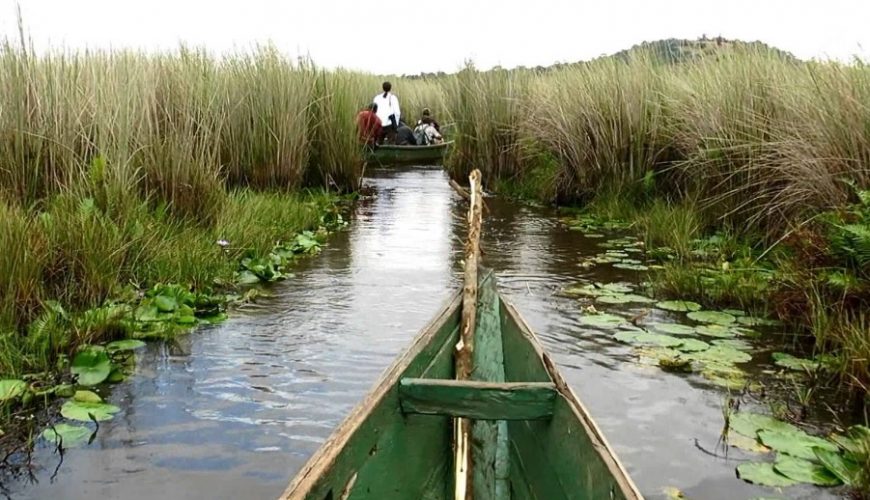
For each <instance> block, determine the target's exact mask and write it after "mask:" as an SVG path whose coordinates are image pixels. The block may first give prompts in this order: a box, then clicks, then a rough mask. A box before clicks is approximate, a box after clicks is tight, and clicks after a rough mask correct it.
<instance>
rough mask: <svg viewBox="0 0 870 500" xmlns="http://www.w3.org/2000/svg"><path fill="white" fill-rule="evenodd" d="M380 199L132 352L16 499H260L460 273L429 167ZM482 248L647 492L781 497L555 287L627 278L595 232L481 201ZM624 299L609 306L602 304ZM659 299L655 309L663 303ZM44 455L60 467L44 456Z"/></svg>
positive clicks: (452, 231) (385, 186)
mask: <svg viewBox="0 0 870 500" xmlns="http://www.w3.org/2000/svg"><path fill="white" fill-rule="evenodd" d="M369 175H370V178H369V179H368V180H367V182H368V183H369V184H370V185H372V186H373V187H374V188H375V190H376V192H377V196H376V197H375V198H373V199H370V200H365V201H362V202H360V203H358V205H357V207H356V210H355V214H354V215H353V217H352V219H353V220H352V223H351V226H350V228H349V229H348V230H347V231H344V232H340V233H338V234H336V235H334V237H332V238H331V239H330V241H329V244H328V246H327V247H325V248H324V251H323V252H322V254H321V255H319V256H318V257H316V258H313V259H309V260H306V261H304V262H303V263H302V264H301V265H300V266H298V268H297V269H296V270H295V273H296V277H295V278H292V279H289V280H287V281H285V282H283V283H280V284H278V285H276V286H274V287H272V288H271V289H270V291H271V293H272V294H273V295H272V296H271V297H270V298H267V299H263V300H259V301H258V302H257V304H256V305H252V306H249V307H247V308H244V309H242V310H240V311H236V312H235V314H233V315H232V317H231V319H230V320H229V321H227V322H226V323H224V324H222V325H219V326H214V327H209V328H202V329H199V330H196V331H194V332H192V333H191V334H189V335H185V336H183V337H181V338H179V339H177V341H175V342H173V343H171V344H165V345H158V344H151V345H149V347H148V348H147V349H146V350H143V351H139V353H138V355H137V358H138V362H137V372H136V375H135V376H133V377H130V378H129V379H128V380H127V381H125V382H123V383H121V384H118V385H116V386H114V387H113V388H112V389H111V393H110V395H109V396H108V398H107V399H108V400H109V401H110V402H111V403H113V404H115V405H118V406H120V407H121V408H122V411H121V413H119V414H118V416H116V418H114V419H113V420H110V421H107V422H103V423H102V424H101V426H100V430H99V433H98V436H97V438H96V440H95V441H94V442H93V443H92V444H91V445H90V446H88V447H85V448H80V449H72V450H68V451H67V453H66V454H65V456H64V457H63V459H62V461H61V459H60V457H58V456H57V455H56V454H54V453H53V452H52V449H51V448H50V447H49V446H47V445H44V444H43V445H39V446H37V450H36V451H35V457H34V462H35V465H36V466H37V467H38V469H37V470H36V482H28V481H23V480H22V481H20V482H17V483H16V484H12V485H6V487H7V488H8V489H9V491H10V492H11V496H12V497H13V498H34V499H37V498H40V499H41V498H64V499H87V500H93V499H94V498H130V499H149V500H150V499H154V498H159V499H167V500H168V499H182V498H226V499H240V498H245V499H248V498H251V499H253V498H274V497H276V496H277V495H278V494H280V492H281V491H283V489H284V488H285V486H286V485H287V483H288V481H289V480H290V478H291V477H292V476H293V475H294V473H295V472H296V471H297V470H298V469H299V468H300V467H301V466H302V465H303V464H304V462H305V460H306V459H307V458H308V457H309V456H310V455H311V454H312V453H313V452H314V451H315V450H316V449H317V447H318V446H319V444H320V443H321V442H323V440H324V439H325V438H326V437H327V436H328V435H329V433H330V432H331V431H332V429H333V428H334V427H335V426H336V425H337V424H338V423H339V422H340V421H341V420H342V419H343V418H344V416H345V415H346V414H347V413H348V411H350V409H351V408H352V407H353V406H354V405H355V404H356V403H357V402H359V401H360V400H361V398H362V397H363V395H364V394H365V393H366V392H367V391H368V390H369V389H370V388H371V386H372V384H373V383H374V382H375V380H376V379H377V377H378V375H379V374H380V372H381V371H382V370H383V369H384V368H386V367H387V366H388V365H389V364H390V363H391V362H392V361H393V359H394V358H395V356H396V355H397V354H398V353H399V352H400V351H401V350H402V349H403V348H404V347H405V346H406V345H407V343H408V341H409V340H410V339H411V338H412V337H413V336H414V335H415V334H416V333H417V331H418V330H419V329H420V328H421V327H423V326H424V325H425V324H426V323H427V322H428V321H429V319H430V318H431V317H432V315H433V314H434V313H435V312H436V311H437V310H438V309H439V308H440V307H441V306H442V305H443V304H444V303H445V301H446V300H447V299H448V297H449V296H450V295H451V294H452V293H453V292H454V291H455V290H456V289H457V288H458V285H459V280H460V277H461V276H460V273H461V269H460V267H459V263H458V261H459V259H460V258H461V248H462V238H463V233H464V231H465V224H464V219H463V218H462V214H463V207H462V204H461V203H460V201H459V199H458V198H457V197H456V196H455V195H454V194H453V193H452V191H451V190H450V188H449V186H448V184H447V176H446V174H445V173H444V172H443V171H441V170H439V169H423V168H409V169H403V170H380V171H374V172H371V173H370V174H369ZM487 203H488V205H489V208H490V210H489V213H487V214H486V217H485V230H484V231H485V232H484V252H485V254H484V257H483V261H484V263H485V264H486V265H487V266H488V267H491V268H493V269H495V271H496V273H497V277H498V279H499V286H500V287H501V289H502V291H503V292H504V293H505V295H506V296H507V297H508V298H509V299H510V300H512V301H513V302H514V303H515V305H516V306H517V307H518V309H519V311H520V312H521V314H522V315H523V316H524V317H525V318H526V320H527V321H528V322H529V323H530V325H531V326H532V327H533V328H534V329H535V330H536V331H537V333H538V334H539V336H540V338H541V340H542V341H543V343H544V345H545V347H546V349H547V350H548V351H549V352H550V353H551V354H552V355H553V357H554V359H555V360H556V361H557V362H558V363H559V365H560V367H561V368H562V370H563V373H564V375H565V377H566V379H567V380H568V382H569V383H570V384H571V385H572V387H573V388H574V389H575V391H576V392H577V394H578V395H579V396H580V398H581V400H582V401H583V403H584V404H585V405H586V406H587V408H588V409H589V410H590V412H591V413H592V415H593V417H594V418H595V419H596V420H597V422H598V424H599V425H600V427H601V428H602V430H603V431H604V433H605V435H606V436H607V439H608V440H609V441H610V443H611V444H612V445H613V447H614V449H615V450H616V452H617V454H618V456H619V458H620V459H621V460H622V461H623V462H624V463H625V465H626V466H627V468H628V470H629V473H630V474H631V476H632V477H633V479H634V480H635V482H636V483H637V484H638V486H639V487H640V488H641V490H642V491H643V493H644V495H645V496H646V497H647V498H663V493H662V489H663V488H664V487H666V486H676V487H679V488H680V489H681V490H682V491H684V492H685V494H686V496H687V497H688V498H694V499H723V500H724V499H729V500H730V499H749V498H753V497H756V496H760V495H766V496H779V497H782V498H786V497H788V498H821V497H824V496H826V495H828V496H829V497H831V498H833V496H830V494H829V492H827V491H825V490H819V489H815V488H811V487H792V488H789V489H788V490H786V491H785V492H784V493H783V494H780V495H771V490H770V489H766V488H757V487H754V486H752V485H750V484H747V483H744V482H743V481H741V480H739V479H736V477H735V472H734V468H735V466H736V465H738V464H739V463H740V460H743V459H746V458H748V456H747V455H744V454H742V452H740V451H739V450H736V449H732V450H731V451H730V452H729V458H728V459H727V460H726V459H723V458H717V457H714V456H711V455H709V454H707V453H705V452H704V451H702V450H701V449H699V447H698V446H700V447H701V448H704V449H706V450H710V451H715V450H716V444H717V440H718V437H719V433H720V431H721V427H722V409H721V408H722V404H723V403H724V401H725V398H726V394H725V392H724V390H723V389H721V388H718V387H716V386H711V385H708V384H704V383H703V381H700V379H698V378H696V377H690V376H682V375H674V374H669V373H665V372H663V371H661V370H659V369H657V368H653V367H644V366H641V365H638V364H636V363H634V362H633V358H632V356H631V355H630V348H628V347H627V346H625V345H623V344H619V343H617V342H615V341H613V340H612V338H611V337H612V332H610V333H608V332H599V331H596V330H594V329H590V328H589V327H586V326H583V325H581V324H580V322H579V321H578V318H579V317H580V306H579V305H578V302H577V300H575V299H571V298H567V297H564V296H561V295H559V294H558V292H559V291H560V290H561V289H562V288H564V287H566V286H569V285H571V284H575V283H576V282H577V281H578V277H579V276H580V274H581V273H582V274H584V276H585V278H586V279H594V280H598V281H603V282H612V281H625V282H634V283H637V282H638V281H639V280H641V279H642V274H639V273H638V272H637V271H631V270H619V269H613V268H611V267H610V266H603V267H601V268H596V270H593V271H581V269H580V268H578V266H577V265H576V264H577V263H578V262H579V261H580V259H581V258H582V257H585V256H590V255H595V254H596V253H598V252H600V251H601V249H600V247H599V246H597V245H598V243H600V240H598V241H596V240H592V239H587V238H586V237H585V236H583V235H582V234H581V233H579V232H573V231H568V230H567V229H565V228H564V227H563V226H561V225H560V224H559V223H558V221H557V220H556V218H555V216H554V214H553V213H552V212H551V211H549V210H548V209H544V208H533V207H529V206H525V205H520V204H516V203H509V202H506V201H503V200H499V199H497V198H490V199H488V200H487ZM620 307H622V308H625V307H626V306H612V309H614V310H615V309H618V308H620ZM663 314H664V313H663ZM58 464H59V467H58Z"/></svg>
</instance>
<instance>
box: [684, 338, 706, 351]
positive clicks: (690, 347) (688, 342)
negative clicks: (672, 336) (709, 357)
mask: <svg viewBox="0 0 870 500" xmlns="http://www.w3.org/2000/svg"><path fill="white" fill-rule="evenodd" d="M680 340H682V344H680V345H679V346H678V347H677V349H679V350H680V351H683V352H699V351H706V350H707V349H709V348H710V344H708V343H706V342H704V341H703V340H697V339H680Z"/></svg>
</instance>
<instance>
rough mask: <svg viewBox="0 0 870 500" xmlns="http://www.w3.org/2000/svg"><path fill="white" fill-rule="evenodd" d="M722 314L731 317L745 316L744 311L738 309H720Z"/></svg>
mask: <svg viewBox="0 0 870 500" xmlns="http://www.w3.org/2000/svg"><path fill="white" fill-rule="evenodd" d="M722 312H723V313H728V314H730V315H731V316H746V311H743V310H740V309H722Z"/></svg>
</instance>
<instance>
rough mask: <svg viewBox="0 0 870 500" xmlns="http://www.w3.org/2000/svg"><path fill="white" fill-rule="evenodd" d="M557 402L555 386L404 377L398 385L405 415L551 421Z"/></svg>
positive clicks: (548, 384) (549, 384)
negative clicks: (546, 419)
mask: <svg viewBox="0 0 870 500" xmlns="http://www.w3.org/2000/svg"><path fill="white" fill-rule="evenodd" d="M555 400H556V386H555V385H553V384H551V383H530V384H529V383H521V382H520V383H517V382H514V383H505V382H501V383H498V382H476V381H464V380H438V379H420V378H403V379H402V380H401V382H399V401H400V402H401V405H402V411H403V412H404V413H406V414H423V415H447V416H451V417H463V418H471V419H475V420H535V419H542V418H550V417H551V416H552V415H553V403H554V402H555ZM493 464H494V462H493Z"/></svg>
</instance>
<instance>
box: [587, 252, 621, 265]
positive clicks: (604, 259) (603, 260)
mask: <svg viewBox="0 0 870 500" xmlns="http://www.w3.org/2000/svg"><path fill="white" fill-rule="evenodd" d="M620 260H621V259H620V258H619V257H613V256H611V255H605V254H601V255H596V256H595V257H594V258H593V259H592V262H595V263H596V264H612V263H614V262H619V261H620Z"/></svg>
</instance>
